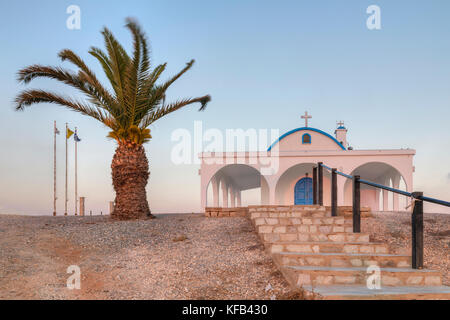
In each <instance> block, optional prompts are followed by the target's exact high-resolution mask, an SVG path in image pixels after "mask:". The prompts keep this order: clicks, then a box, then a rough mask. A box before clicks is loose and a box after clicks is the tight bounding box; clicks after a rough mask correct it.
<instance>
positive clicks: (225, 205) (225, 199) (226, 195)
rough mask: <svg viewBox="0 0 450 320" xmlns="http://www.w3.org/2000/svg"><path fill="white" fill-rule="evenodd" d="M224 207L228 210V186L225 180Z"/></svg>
mask: <svg viewBox="0 0 450 320" xmlns="http://www.w3.org/2000/svg"><path fill="white" fill-rule="evenodd" d="M221 184H222V199H223V201H222V207H223V208H228V184H227V183H226V181H225V180H222V183H221Z"/></svg>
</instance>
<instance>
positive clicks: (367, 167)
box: [344, 161, 409, 211]
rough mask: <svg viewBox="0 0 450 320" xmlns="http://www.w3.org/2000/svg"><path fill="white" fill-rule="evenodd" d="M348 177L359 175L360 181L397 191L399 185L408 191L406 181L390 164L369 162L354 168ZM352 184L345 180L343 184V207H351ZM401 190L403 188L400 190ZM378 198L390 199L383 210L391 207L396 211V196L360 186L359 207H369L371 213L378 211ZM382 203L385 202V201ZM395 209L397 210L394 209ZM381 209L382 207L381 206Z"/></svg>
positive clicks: (366, 186)
mask: <svg viewBox="0 0 450 320" xmlns="http://www.w3.org/2000/svg"><path fill="white" fill-rule="evenodd" d="M349 174H350V175H352V176H355V175H359V176H360V177H361V179H364V180H368V181H371V182H375V183H379V184H382V185H386V186H390V187H394V188H397V189H399V188H400V185H401V184H402V182H403V184H404V185H405V188H404V190H408V189H409V186H408V184H407V179H405V177H404V176H403V174H402V173H401V172H400V170H399V169H398V168H396V167H395V166H393V165H392V164H389V163H386V162H382V161H371V162H366V163H363V164H360V165H358V166H356V167H355V168H354V169H353V170H352V171H351V172H350V173H349ZM352 184H353V181H352V180H350V179H346V181H345V183H344V203H345V205H352V197H353V196H352ZM402 189H403V188H402ZM380 196H382V197H383V198H384V197H386V196H387V197H389V198H388V199H392V200H390V201H389V202H391V205H390V204H389V202H388V203H387V204H386V203H385V204H384V209H386V206H387V207H391V206H392V207H393V209H398V195H393V196H392V193H391V192H384V193H383V191H382V190H381V189H378V188H374V187H371V186H368V185H365V184H361V206H364V207H370V208H371V209H372V211H379V210H380V205H379V202H380ZM384 201H387V199H385V200H384ZM396 207H397V208H396ZM382 208H383V206H382Z"/></svg>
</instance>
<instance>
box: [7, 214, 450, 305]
mask: <svg viewBox="0 0 450 320" xmlns="http://www.w3.org/2000/svg"><path fill="white" fill-rule="evenodd" d="M410 230H411V226H410V214H406V213H390V212H380V213H374V217H373V218H364V219H363V221H362V231H363V232H369V233H370V234H371V238H372V240H375V241H387V242H389V243H390V245H391V247H392V248H393V250H394V252H397V253H403V254H410V239H411V235H410ZM449 245H450V215H439V214H425V266H426V267H427V268H430V269H435V270H440V271H441V272H442V274H443V276H444V284H446V285H450V275H449V266H450V262H449ZM70 265H78V266H79V267H80V270H81V289H80V290H69V289H67V287H66V281H67V278H68V277H69V276H70V274H68V273H67V272H66V270H67V267H68V266H70ZM269 284H270V286H269ZM271 298H276V299H301V298H302V295H301V294H300V293H298V292H293V291H292V290H291V289H290V288H289V286H288V284H287V282H286V281H285V280H284V279H283V277H282V275H281V274H280V272H279V271H278V270H277V268H276V267H275V265H274V264H273V262H272V260H271V258H270V256H269V255H268V254H267V253H265V251H264V250H263V247H262V245H261V243H260V241H259V240H258V238H257V235H256V233H255V232H254V228H253V227H252V225H251V223H250V221H249V220H248V219H246V218H219V219H214V218H205V217H203V216H201V215H191V214H189V215H159V216H158V218H157V219H153V220H145V221H127V222H124V221H122V222H114V221H111V220H110V219H109V218H108V217H107V216H97V217H30V216H8V215H0V299H271Z"/></svg>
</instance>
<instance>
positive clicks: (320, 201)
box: [317, 162, 323, 206]
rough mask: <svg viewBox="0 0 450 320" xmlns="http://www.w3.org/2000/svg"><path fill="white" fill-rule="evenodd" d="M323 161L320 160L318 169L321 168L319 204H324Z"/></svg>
mask: <svg viewBox="0 0 450 320" xmlns="http://www.w3.org/2000/svg"><path fill="white" fill-rule="evenodd" d="M322 164H323V162H319V163H318V164H317V169H318V170H319V191H318V193H319V195H318V196H319V199H318V200H319V205H320V206H323V167H322Z"/></svg>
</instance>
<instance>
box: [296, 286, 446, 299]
mask: <svg viewBox="0 0 450 320" xmlns="http://www.w3.org/2000/svg"><path fill="white" fill-rule="evenodd" d="M303 289H305V290H307V291H310V292H314V293H315V294H318V295H319V298H320V299H323V300H450V287H447V286H420V287H418V286H400V287H387V286H386V287H383V286H382V287H381V288H380V289H368V288H367V286H366V285H359V286H358V285H347V286H339V285H338V286H309V285H305V286H303Z"/></svg>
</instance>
